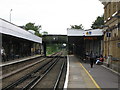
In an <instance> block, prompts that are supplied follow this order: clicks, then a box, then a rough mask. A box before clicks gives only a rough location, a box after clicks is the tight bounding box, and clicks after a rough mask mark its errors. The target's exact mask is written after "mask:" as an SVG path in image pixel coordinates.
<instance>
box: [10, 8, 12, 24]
mask: <svg viewBox="0 0 120 90" xmlns="http://www.w3.org/2000/svg"><path fill="white" fill-rule="evenodd" d="M11 12H12V9H10V22H11Z"/></svg>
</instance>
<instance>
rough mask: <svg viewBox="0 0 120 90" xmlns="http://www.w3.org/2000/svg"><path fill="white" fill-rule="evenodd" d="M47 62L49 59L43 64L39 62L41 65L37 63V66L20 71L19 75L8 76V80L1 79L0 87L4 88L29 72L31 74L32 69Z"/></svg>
mask: <svg viewBox="0 0 120 90" xmlns="http://www.w3.org/2000/svg"><path fill="white" fill-rule="evenodd" d="M49 60H50V58H49V59H46V60H44V61H43V62H41V63H39V64H36V65H34V66H32V67H30V68H28V69H25V70H23V71H21V72H19V73H16V74H14V75H12V76H10V77H9V78H5V79H3V80H2V86H3V87H5V86H7V85H9V84H11V83H12V82H14V81H16V80H18V79H19V78H21V77H23V76H25V75H26V74H28V73H30V72H32V71H33V70H34V69H36V68H38V67H39V66H41V65H43V64H44V63H46V61H49Z"/></svg>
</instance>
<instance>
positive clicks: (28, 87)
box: [23, 58, 59, 90]
mask: <svg viewBox="0 0 120 90" xmlns="http://www.w3.org/2000/svg"><path fill="white" fill-rule="evenodd" d="M58 61H59V58H57V59H56V60H55V61H54V62H53V63H52V64H51V65H50V67H48V68H46V69H45V71H44V73H43V74H42V75H41V76H38V77H36V78H35V79H34V80H33V81H31V82H30V83H28V84H27V85H26V86H25V87H24V88H23V90H32V89H33V88H34V87H35V86H36V85H37V84H38V83H39V82H40V81H41V80H42V79H43V78H44V77H45V76H46V75H47V73H48V72H49V71H50V70H51V69H52V68H53V67H54V66H55V64H56V63H57V62H58Z"/></svg>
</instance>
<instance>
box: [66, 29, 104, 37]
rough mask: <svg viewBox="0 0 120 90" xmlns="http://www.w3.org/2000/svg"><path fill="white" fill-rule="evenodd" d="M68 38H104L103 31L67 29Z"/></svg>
mask: <svg viewBox="0 0 120 90" xmlns="http://www.w3.org/2000/svg"><path fill="white" fill-rule="evenodd" d="M67 36H103V30H102V29H90V30H81V29H67Z"/></svg>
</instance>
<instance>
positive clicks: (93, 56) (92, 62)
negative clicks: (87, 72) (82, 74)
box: [90, 51, 95, 68]
mask: <svg viewBox="0 0 120 90" xmlns="http://www.w3.org/2000/svg"><path fill="white" fill-rule="evenodd" d="M94 59H95V55H94V53H93V52H92V51H91V53H90V65H91V68H93V64H94Z"/></svg>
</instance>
